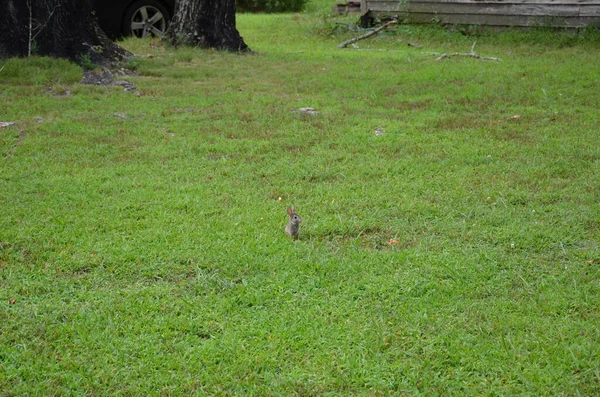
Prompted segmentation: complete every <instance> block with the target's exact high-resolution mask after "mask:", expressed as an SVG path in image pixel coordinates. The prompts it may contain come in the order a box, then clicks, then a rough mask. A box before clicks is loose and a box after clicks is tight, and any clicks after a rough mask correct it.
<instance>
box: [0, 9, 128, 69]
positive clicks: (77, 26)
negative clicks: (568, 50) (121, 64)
mask: <svg viewBox="0 0 600 397" xmlns="http://www.w3.org/2000/svg"><path fill="white" fill-rule="evenodd" d="M31 55H45V56H53V57H59V58H68V59H71V60H73V61H75V62H77V63H80V64H81V63H89V62H91V63H94V64H96V65H102V66H112V65H114V63H115V62H116V61H120V60H123V59H125V58H127V57H128V56H129V55H130V54H129V53H128V52H127V51H125V50H124V49H122V48H121V47H119V46H118V45H116V44H115V43H113V42H112V40H110V39H109V38H108V37H107V36H106V34H104V32H103V31H102V29H100V27H99V25H98V22H97V21H96V18H95V17H94V16H93V14H92V5H91V1H90V0H0V58H6V57H12V56H19V57H24V56H31Z"/></svg>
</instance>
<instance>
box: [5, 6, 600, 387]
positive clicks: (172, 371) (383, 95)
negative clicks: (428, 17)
mask: <svg viewBox="0 0 600 397" xmlns="http://www.w3.org/2000/svg"><path fill="white" fill-rule="evenodd" d="M340 20H342V21H345V22H351V21H353V19H352V18H341V19H340ZM335 21H336V20H335V19H330V18H327V17H324V16H322V15H321V14H320V13H318V12H315V13H303V14H294V15H291V14H284V15H238V28H239V30H240V32H241V34H242V35H243V37H244V39H245V40H246V42H247V43H248V45H249V46H250V47H251V48H252V49H253V50H254V51H255V53H253V54H251V55H236V54H228V53H219V52H215V51H204V50H196V49H185V48H182V49H178V50H173V49H170V48H166V47H164V46H163V45H162V44H161V43H160V42H159V41H136V40H127V41H125V42H123V43H122V45H123V46H124V47H126V48H128V49H129V50H130V51H132V52H133V53H134V54H135V55H136V58H135V59H134V60H132V61H130V62H129V65H128V66H129V67H132V68H135V73H136V74H135V75H132V76H124V77H122V79H123V80H126V81H129V82H131V83H133V84H134V85H135V90H134V91H125V90H124V89H123V87H122V86H86V85H81V84H79V81H80V80H81V76H82V71H81V69H79V68H78V67H77V66H75V65H73V64H70V63H68V62H66V61H57V60H49V59H43V58H33V59H30V60H8V61H7V60H2V61H0V121H6V122H8V121H12V122H16V124H14V125H12V126H9V127H5V128H0V208H1V210H2V215H1V217H0V395H2V396H13V395H14V396H21V395H46V396H47V395H57V396H58V395H110V396H113V395H256V396H269V395H272V396H284V395H298V396H320V395H339V396H348V395H364V396H374V395H416V394H424V395H440V394H441V395H457V396H462V395H532V396H534V395H535V396H537V395H582V396H583V395H585V396H592V395H598V394H600V313H599V307H600V247H599V245H600V233H599V231H600V207H599V205H600V143H599V142H600V140H599V138H598V135H599V129H600V67H598V65H600V51H599V49H600V39H599V38H598V36H599V35H598V33H597V32H593V31H581V32H576V33H564V32H549V31H544V30H535V31H530V32H498V33H494V32H488V31H485V30H483V31H481V32H479V33H480V34H478V35H475V36H473V35H468V34H467V35H465V34H463V33H465V32H463V33H461V32H459V31H448V30H445V29H442V28H438V27H418V26H398V27H397V28H396V29H395V31H393V32H388V33H384V34H381V35H378V36H376V37H374V38H371V39H368V40H365V41H360V42H358V43H357V44H358V47H359V48H349V49H346V50H341V49H337V48H336V45H337V44H338V43H340V42H341V41H344V40H345V39H348V38H350V37H352V35H354V34H356V33H352V32H350V33H348V32H343V31H342V30H343V29H344V27H343V26H342V25H336V24H335ZM474 41H477V45H476V47H475V51H476V52H478V53H480V54H481V55H484V56H493V57H498V58H501V60H502V61H500V62H495V61H482V60H479V59H475V58H469V57H454V58H448V59H444V60H442V61H435V58H436V56H435V55H432V54H431V53H434V52H436V53H450V52H468V51H469V50H470V48H471V46H472V44H473V42H474ZM408 43H411V44H413V45H411V46H409V45H408ZM301 107H313V108H315V109H316V110H317V111H318V114H316V115H306V114H303V113H302V112H295V111H294V110H295V109H298V108H301ZM291 204H294V205H295V206H296V209H297V211H298V213H299V214H300V215H301V216H302V218H303V223H302V228H301V233H300V239H299V241H292V240H290V239H289V238H288V237H287V236H286V235H285V233H284V226H285V223H286V221H287V215H286V207H287V206H288V205H291Z"/></svg>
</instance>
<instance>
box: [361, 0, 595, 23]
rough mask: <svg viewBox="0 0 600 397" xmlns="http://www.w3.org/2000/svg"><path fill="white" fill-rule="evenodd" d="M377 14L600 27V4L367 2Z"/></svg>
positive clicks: (582, 0)
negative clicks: (599, 25)
mask: <svg viewBox="0 0 600 397" xmlns="http://www.w3.org/2000/svg"><path fill="white" fill-rule="evenodd" d="M363 2H364V5H365V7H366V9H370V10H372V11H373V12H374V13H376V14H388V15H389V14H401V15H402V17H408V19H409V20H411V21H415V22H431V21H432V20H437V21H441V22H442V23H450V24H478V25H494V26H511V25H512V26H532V25H543V26H585V25H587V24H593V25H598V24H600V0H588V1H586V0H414V1H413V0H396V1H390V0H363Z"/></svg>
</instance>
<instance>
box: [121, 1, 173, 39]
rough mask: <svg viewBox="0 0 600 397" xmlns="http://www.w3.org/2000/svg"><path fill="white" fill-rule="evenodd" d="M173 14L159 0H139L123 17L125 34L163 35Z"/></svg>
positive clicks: (136, 35) (143, 36)
mask: <svg viewBox="0 0 600 397" xmlns="http://www.w3.org/2000/svg"><path fill="white" fill-rule="evenodd" d="M170 21H171V14H170V13H169V10H168V9H167V8H166V7H165V6H164V5H163V4H162V3H161V2H160V1H157V0H138V1H136V2H134V3H133V4H131V6H129V8H128V9H127V11H126V12H125V16H124V17H123V35H124V36H135V37H141V38H146V37H148V36H159V37H162V36H163V35H164V33H165V32H166V31H167V28H168V27H169V22H170Z"/></svg>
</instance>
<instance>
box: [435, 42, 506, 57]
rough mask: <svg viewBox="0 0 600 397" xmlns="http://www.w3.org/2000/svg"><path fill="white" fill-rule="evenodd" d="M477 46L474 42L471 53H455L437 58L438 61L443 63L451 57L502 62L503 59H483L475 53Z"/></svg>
mask: <svg viewBox="0 0 600 397" xmlns="http://www.w3.org/2000/svg"><path fill="white" fill-rule="evenodd" d="M475 44H477V42H474V43H473V45H472V46H471V51H469V52H467V53H462V52H453V53H452V54H442V55H440V56H439V57H437V58H435V60H436V61H441V60H442V59H444V58H451V57H456V56H459V57H472V58H477V59H481V60H482V61H501V60H502V59H500V58H496V57H483V56H481V55H479V54H477V53H476V52H475ZM438 54H439V53H437V52H434V53H432V55H438Z"/></svg>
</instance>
